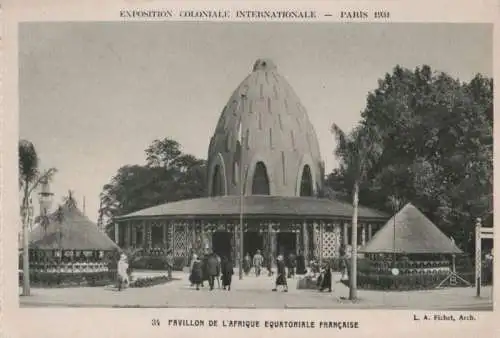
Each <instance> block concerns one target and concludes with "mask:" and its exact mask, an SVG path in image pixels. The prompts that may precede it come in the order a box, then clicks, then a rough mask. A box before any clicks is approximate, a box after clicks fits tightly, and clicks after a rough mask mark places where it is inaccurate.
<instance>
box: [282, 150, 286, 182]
mask: <svg viewBox="0 0 500 338" xmlns="http://www.w3.org/2000/svg"><path fill="white" fill-rule="evenodd" d="M281 167H282V169H283V184H286V163H285V152H284V151H282V152H281Z"/></svg>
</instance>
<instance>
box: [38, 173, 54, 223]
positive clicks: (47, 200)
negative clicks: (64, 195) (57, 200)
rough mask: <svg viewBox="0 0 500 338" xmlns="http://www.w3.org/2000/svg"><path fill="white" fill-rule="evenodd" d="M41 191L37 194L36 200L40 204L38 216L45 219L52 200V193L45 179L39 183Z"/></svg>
mask: <svg viewBox="0 0 500 338" xmlns="http://www.w3.org/2000/svg"><path fill="white" fill-rule="evenodd" d="M40 184H41V188H42V189H41V191H40V193H39V194H38V200H39V203H40V216H42V217H47V213H48V211H49V209H50V208H51V207H52V200H53V196H54V193H52V192H51V191H50V185H49V181H48V179H47V178H44V179H43V180H42V181H41V182H40Z"/></svg>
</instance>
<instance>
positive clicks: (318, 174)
mask: <svg viewBox="0 0 500 338" xmlns="http://www.w3.org/2000/svg"><path fill="white" fill-rule="evenodd" d="M259 163H260V164H259ZM208 165H209V180H208V181H209V194H210V195H237V194H240V191H241V190H240V189H241V186H240V180H241V177H243V181H244V182H245V184H244V189H243V190H244V191H245V194H247V195H250V194H252V191H254V193H255V189H254V188H253V179H254V175H255V173H256V172H258V171H259V170H261V171H262V168H264V171H266V172H267V179H268V181H269V192H268V193H267V194H269V195H275V196H299V195H304V194H301V193H300V185H301V179H302V177H303V174H304V172H306V174H307V175H308V176H309V180H310V181H311V184H310V185H311V186H312V187H311V189H310V190H311V193H308V194H307V195H309V196H313V195H315V194H316V193H317V191H318V190H319V188H320V185H321V181H322V179H321V178H322V166H323V164H322V161H321V155H320V150H319V144H318V140H317V136H316V132H315V130H314V127H313V126H312V124H311V122H310V121H309V117H308V115H307V112H306V109H305V108H304V106H303V105H302V103H301V102H300V100H299V98H298V96H297V94H296V93H295V92H294V90H293V89H292V87H291V86H290V84H289V83H288V82H287V80H286V79H285V78H284V77H283V76H282V75H280V74H279V73H278V68H277V66H276V64H275V63H274V62H273V61H272V60H269V59H259V60H257V61H256V62H255V64H254V66H253V68H252V72H251V73H250V74H249V75H248V76H247V77H246V78H245V79H244V80H243V81H242V82H241V84H240V85H239V86H238V87H237V88H236V89H235V90H234V92H233V94H232V95H231V97H230V98H229V101H228V103H227V104H226V106H225V107H224V109H223V111H222V114H221V116H220V119H219V121H218V123H217V127H216V130H215V133H214V135H213V137H212V139H211V142H210V146H209V151H208ZM259 166H260V168H259ZM240 167H242V168H243V175H242V174H241V172H240V171H239V169H240ZM306 167H307V168H306ZM217 175H219V177H218V179H215V176H217ZM216 185H217V187H216V188H217V189H218V191H217V192H214V187H215V186H216ZM265 194H266V193H265Z"/></svg>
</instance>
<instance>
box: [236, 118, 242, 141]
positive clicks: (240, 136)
mask: <svg viewBox="0 0 500 338" xmlns="http://www.w3.org/2000/svg"><path fill="white" fill-rule="evenodd" d="M236 130H238V136H237V137H238V139H237V140H236V141H238V142H239V143H241V138H242V136H243V135H242V134H241V117H240V120H239V122H238V128H237V129H236Z"/></svg>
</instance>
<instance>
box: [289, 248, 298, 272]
mask: <svg viewBox="0 0 500 338" xmlns="http://www.w3.org/2000/svg"><path fill="white" fill-rule="evenodd" d="M296 267H297V256H295V254H294V253H293V252H290V254H289V255H288V278H292V277H293V276H295V268H296Z"/></svg>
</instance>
